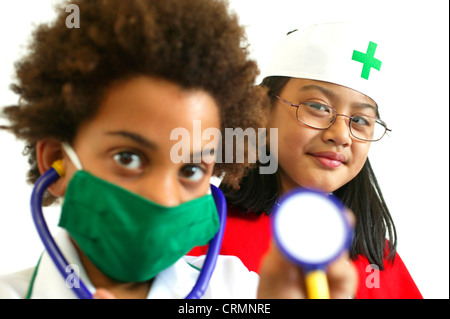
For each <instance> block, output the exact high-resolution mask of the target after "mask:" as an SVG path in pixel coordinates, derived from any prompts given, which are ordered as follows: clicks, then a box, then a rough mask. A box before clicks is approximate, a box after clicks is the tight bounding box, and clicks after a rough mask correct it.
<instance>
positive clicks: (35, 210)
mask: <svg viewBox="0 0 450 319" xmlns="http://www.w3.org/2000/svg"><path fill="white" fill-rule="evenodd" d="M63 175H64V169H63V166H62V161H57V162H55V163H54V164H53V165H52V167H51V168H50V169H49V170H48V171H46V172H45V173H44V174H43V175H41V177H40V178H39V179H38V180H37V182H36V184H35V186H34V188H33V192H32V194H31V213H32V216H33V221H34V223H35V226H36V229H37V231H38V233H39V237H40V238H41V240H42V242H43V244H44V247H45V248H46V250H47V252H48V254H49V256H50V258H51V259H52V260H53V263H54V264H55V266H56V267H57V268H58V271H59V272H60V273H61V275H62V276H63V278H66V277H67V272H66V270H67V269H68V266H69V263H68V262H67V260H66V259H65V257H64V256H63V254H62V253H61V251H60V249H59V247H58V246H57V244H56V243H55V240H54V239H53V237H52V235H51V233H50V231H49V229H48V227H47V223H46V222H45V219H44V216H43V213H42V198H43V196H44V192H45V191H46V190H47V188H49V187H50V185H52V184H53V183H54V182H56V181H57V180H58V179H59V178H60V177H61V176H63ZM211 193H212V196H213V197H214V202H215V204H216V207H217V211H218V213H219V222H220V226H219V230H218V232H217V234H216V235H215V236H214V238H213V239H212V240H211V242H210V243H209V248H208V252H207V254H206V257H205V261H204V264H203V267H202V269H201V271H200V274H199V277H198V279H197V282H196V283H195V285H194V287H193V288H192V290H191V292H190V293H189V294H188V295H187V296H186V299H200V298H201V297H202V296H203V294H204V293H205V291H206V289H207V288H208V285H209V281H210V279H211V276H212V274H213V272H214V268H215V266H216V262H217V258H218V256H219V252H220V248H221V246H222V240H223V235H224V232H225V223H226V215H227V204H226V200H225V196H224V195H223V193H222V191H221V190H220V189H219V188H217V187H215V186H214V185H211ZM71 276H72V278H74V280H76V282H77V283H79V285H77V287H74V288H72V289H74V292H75V294H76V295H77V296H78V297H79V298H80V299H92V294H91V292H90V291H89V289H88V288H87V287H86V285H85V284H84V283H83V281H82V280H81V278H79V277H78V275H77V274H76V273H75V272H74V273H72V274H71Z"/></svg>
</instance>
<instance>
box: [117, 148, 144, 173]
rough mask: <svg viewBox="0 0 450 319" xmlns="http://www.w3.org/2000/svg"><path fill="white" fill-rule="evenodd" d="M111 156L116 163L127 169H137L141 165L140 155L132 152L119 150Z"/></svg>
mask: <svg viewBox="0 0 450 319" xmlns="http://www.w3.org/2000/svg"><path fill="white" fill-rule="evenodd" d="M113 158H114V160H115V161H116V163H117V164H119V165H120V166H123V167H125V168H127V169H139V168H141V167H142V160H141V157H140V156H139V155H137V154H135V153H132V152H120V153H118V154H116V155H114V157H113Z"/></svg>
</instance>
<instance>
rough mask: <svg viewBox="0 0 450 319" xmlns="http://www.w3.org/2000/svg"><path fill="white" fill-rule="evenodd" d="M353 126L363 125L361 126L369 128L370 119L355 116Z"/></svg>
mask: <svg viewBox="0 0 450 319" xmlns="http://www.w3.org/2000/svg"><path fill="white" fill-rule="evenodd" d="M353 124H357V125H361V126H369V125H370V121H369V119H368V118H366V117H364V116H361V115H356V116H353V119H352V125H353Z"/></svg>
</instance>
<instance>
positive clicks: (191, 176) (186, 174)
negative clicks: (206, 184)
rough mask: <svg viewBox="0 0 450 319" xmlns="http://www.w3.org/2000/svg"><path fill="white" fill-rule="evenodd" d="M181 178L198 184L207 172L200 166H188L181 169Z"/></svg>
mask: <svg viewBox="0 0 450 319" xmlns="http://www.w3.org/2000/svg"><path fill="white" fill-rule="evenodd" d="M180 176H181V177H182V178H185V179H188V180H189V181H192V182H197V181H199V180H201V179H202V178H203V177H204V176H205V170H204V169H202V168H201V167H199V166H195V165H187V166H183V167H182V168H181V169H180Z"/></svg>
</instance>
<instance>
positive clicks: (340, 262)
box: [258, 210, 358, 299]
mask: <svg viewBox="0 0 450 319" xmlns="http://www.w3.org/2000/svg"><path fill="white" fill-rule="evenodd" d="M346 216H347V218H348V220H349V222H350V224H352V225H354V224H355V218H354V215H353V213H352V212H351V211H350V210H347V211H346ZM327 278H328V286H329V290H330V298H332V299H348V298H353V297H354V296H355V293H356V288H357V284H358V273H357V270H356V268H355V266H354V265H353V262H352V261H351V260H350V257H349V253H348V251H345V252H343V253H342V255H341V256H340V257H339V258H338V259H336V260H335V261H334V262H333V263H331V264H330V265H328V268H327ZM307 297H308V296H307V290H306V284H305V273H304V271H303V270H302V269H301V268H300V267H299V266H298V265H296V264H294V263H292V262H291V261H290V260H288V259H287V258H286V257H285V256H284V255H283V254H282V253H281V252H280V250H279V248H278V247H277V244H276V243H275V242H274V241H272V243H271V247H270V249H269V251H268V252H267V253H266V255H265V257H264V259H263V262H262V265H261V271H260V283H259V287H258V298H261V299H266V298H270V299H305V298H307Z"/></svg>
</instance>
